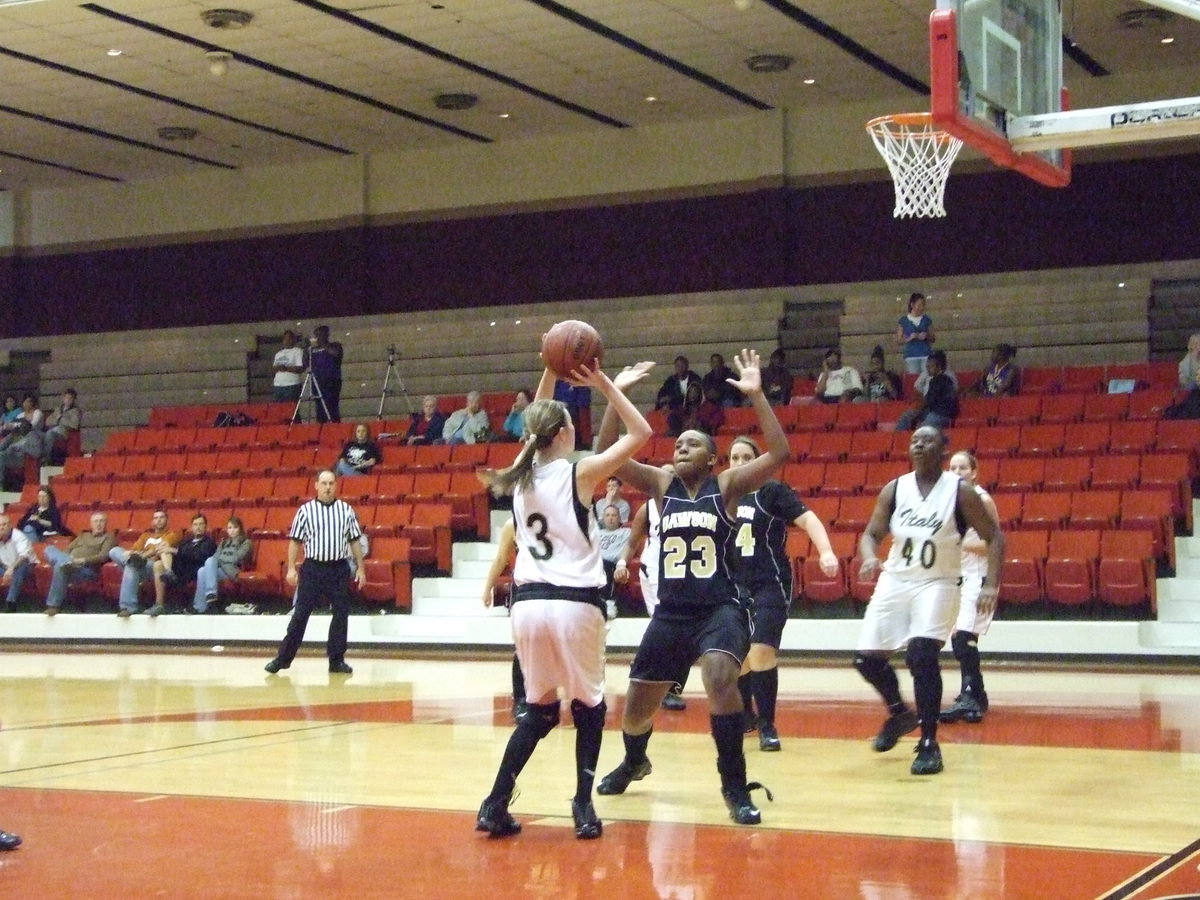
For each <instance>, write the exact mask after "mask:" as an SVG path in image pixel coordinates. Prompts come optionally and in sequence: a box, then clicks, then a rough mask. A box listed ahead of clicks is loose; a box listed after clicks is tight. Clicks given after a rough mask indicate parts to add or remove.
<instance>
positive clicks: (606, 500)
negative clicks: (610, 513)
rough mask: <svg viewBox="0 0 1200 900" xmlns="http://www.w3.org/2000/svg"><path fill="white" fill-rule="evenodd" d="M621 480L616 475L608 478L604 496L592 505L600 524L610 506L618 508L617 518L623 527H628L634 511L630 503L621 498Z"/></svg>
mask: <svg viewBox="0 0 1200 900" xmlns="http://www.w3.org/2000/svg"><path fill="white" fill-rule="evenodd" d="M621 486H622V485H621V479H620V478H618V477H617V476H616V475H610V476H608V481H607V482H606V483H605V486H604V496H603V497H601V498H600V499H599V500H597V501H596V502H595V503H593V504H592V515H594V516H595V517H596V521H597V522H600V521H602V520H603V518H604V510H606V509H608V508H609V507H610V506H615V507H616V508H617V516H618V520H619V522H620V524H621V525H628V524H629V518H630V516H631V515H632V510H631V509H630V507H629V501H628V500H626V499H625V498H624V497H622V496H621Z"/></svg>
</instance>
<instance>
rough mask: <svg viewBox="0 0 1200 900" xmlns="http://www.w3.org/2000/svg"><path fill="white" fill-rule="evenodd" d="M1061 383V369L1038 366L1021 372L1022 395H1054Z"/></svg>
mask: <svg viewBox="0 0 1200 900" xmlns="http://www.w3.org/2000/svg"><path fill="white" fill-rule="evenodd" d="M1061 383H1062V369H1060V368H1059V367H1058V366H1051V367H1046V366H1040V367H1033V368H1027V369H1023V370H1022V371H1021V393H1022V394H1054V393H1057V392H1058V389H1059V386H1060V384H1061Z"/></svg>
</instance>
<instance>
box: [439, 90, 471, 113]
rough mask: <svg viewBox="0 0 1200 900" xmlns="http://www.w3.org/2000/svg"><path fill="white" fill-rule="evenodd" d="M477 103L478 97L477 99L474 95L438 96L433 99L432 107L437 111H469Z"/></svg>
mask: <svg viewBox="0 0 1200 900" xmlns="http://www.w3.org/2000/svg"><path fill="white" fill-rule="evenodd" d="M478 102H479V97H477V96H476V95H475V94H461V93H455V94H438V95H437V96H436V97H434V98H433V105H434V106H436V107H437V108H438V109H451V110H462V109H470V108H471V107H472V106H474V105H475V104H476V103H478Z"/></svg>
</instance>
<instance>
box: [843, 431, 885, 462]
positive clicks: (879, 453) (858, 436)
mask: <svg viewBox="0 0 1200 900" xmlns="http://www.w3.org/2000/svg"><path fill="white" fill-rule="evenodd" d="M891 449H892V433H891V432H887V431H856V432H854V433H853V434H852V435H851V436H850V450H849V452H848V453H847V454H846V462H866V463H869V462H876V461H878V460H882V459H887V458H888V454H889V453H890V452H891Z"/></svg>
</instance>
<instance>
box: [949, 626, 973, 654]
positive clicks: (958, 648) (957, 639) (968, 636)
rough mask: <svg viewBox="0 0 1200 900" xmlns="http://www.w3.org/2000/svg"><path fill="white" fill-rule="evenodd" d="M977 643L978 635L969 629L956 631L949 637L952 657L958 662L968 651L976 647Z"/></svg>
mask: <svg viewBox="0 0 1200 900" xmlns="http://www.w3.org/2000/svg"><path fill="white" fill-rule="evenodd" d="M978 644H979V635H977V634H972V633H971V632H969V631H956V632H954V635H953V636H952V637H951V638H950V648H951V649H952V650H953V651H954V658H955V659H957V660H958V661H960V662H961V661H962V659H963V657H964V656H966V655H967V653H968V652H970V651H971V650H975V649H977V648H978Z"/></svg>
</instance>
